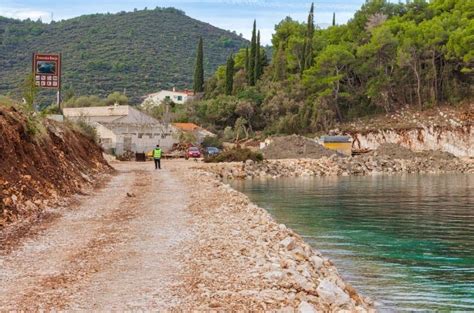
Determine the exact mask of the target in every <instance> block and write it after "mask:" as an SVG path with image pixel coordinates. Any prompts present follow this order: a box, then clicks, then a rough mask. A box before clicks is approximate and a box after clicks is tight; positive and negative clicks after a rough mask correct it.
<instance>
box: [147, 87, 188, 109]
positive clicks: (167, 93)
mask: <svg viewBox="0 0 474 313" xmlns="http://www.w3.org/2000/svg"><path fill="white" fill-rule="evenodd" d="M167 97H169V100H170V101H173V102H174V103H179V104H183V103H185V102H186V101H188V100H190V99H191V98H192V97H190V96H188V95H187V94H186V93H181V92H175V91H171V90H162V91H160V92H158V93H155V94H153V95H150V96H149V97H147V98H146V99H145V102H146V101H151V102H153V103H154V104H156V105H160V104H161V102H163V101H164V100H166V99H167ZM179 97H181V99H180V98H179Z"/></svg>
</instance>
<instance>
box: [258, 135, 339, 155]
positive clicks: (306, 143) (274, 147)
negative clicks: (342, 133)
mask: <svg viewBox="0 0 474 313" xmlns="http://www.w3.org/2000/svg"><path fill="white" fill-rule="evenodd" d="M262 153H263V155H264V156H265V158H267V159H298V158H307V159H319V158H321V157H329V156H331V155H334V154H336V152H335V151H333V150H329V149H326V148H325V147H323V146H322V145H320V144H319V143H317V142H316V141H314V140H312V139H310V138H306V137H303V136H298V135H291V136H281V137H273V138H271V139H270V144H268V145H267V146H266V147H265V148H263V149H262Z"/></svg>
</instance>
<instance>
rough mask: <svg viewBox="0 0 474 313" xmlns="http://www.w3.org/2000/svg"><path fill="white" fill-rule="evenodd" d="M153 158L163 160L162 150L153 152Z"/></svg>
mask: <svg viewBox="0 0 474 313" xmlns="http://www.w3.org/2000/svg"><path fill="white" fill-rule="evenodd" d="M153 158H154V159H161V149H155V150H153Z"/></svg>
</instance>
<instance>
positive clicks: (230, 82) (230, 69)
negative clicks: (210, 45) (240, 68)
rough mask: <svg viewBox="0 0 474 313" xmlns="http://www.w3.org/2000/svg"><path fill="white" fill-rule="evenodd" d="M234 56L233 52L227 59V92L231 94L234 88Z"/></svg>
mask: <svg viewBox="0 0 474 313" xmlns="http://www.w3.org/2000/svg"><path fill="white" fill-rule="evenodd" d="M234 65H235V62H234V56H233V55H232V54H231V55H230V57H229V58H228V59H227V67H226V72H225V93H226V95H229V96H230V95H231V94H232V90H233V88H234Z"/></svg>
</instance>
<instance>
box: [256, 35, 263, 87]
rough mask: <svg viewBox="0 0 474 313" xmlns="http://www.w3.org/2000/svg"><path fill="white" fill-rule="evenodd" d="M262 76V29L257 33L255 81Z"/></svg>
mask: <svg viewBox="0 0 474 313" xmlns="http://www.w3.org/2000/svg"><path fill="white" fill-rule="evenodd" d="M260 76H262V58H261V55H260V31H258V34H257V49H256V50H255V83H257V81H258V79H259V78H260Z"/></svg>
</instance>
